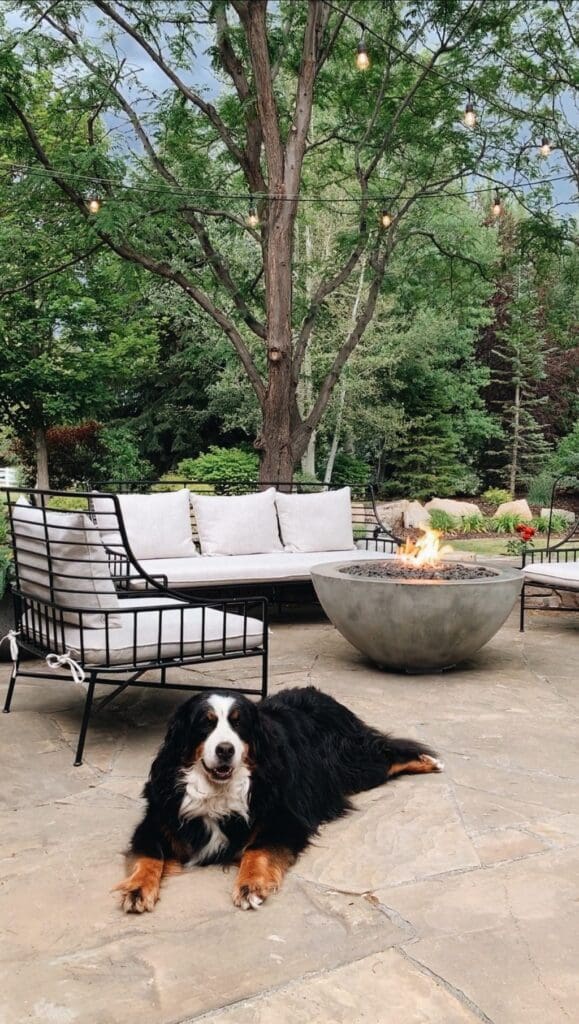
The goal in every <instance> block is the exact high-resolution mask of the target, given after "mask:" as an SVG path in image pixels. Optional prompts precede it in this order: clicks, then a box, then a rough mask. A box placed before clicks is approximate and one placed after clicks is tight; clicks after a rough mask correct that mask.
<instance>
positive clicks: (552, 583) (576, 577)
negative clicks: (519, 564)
mask: <svg viewBox="0 0 579 1024" xmlns="http://www.w3.org/2000/svg"><path fill="white" fill-rule="evenodd" d="M521 572H522V573H523V576H524V577H525V581H526V582H527V583H532V582H533V581H536V582H537V583H541V584H543V586H547V587H556V586H557V585H559V586H563V587H571V588H572V589H573V590H579V562H542V563H541V562H538V563H537V564H536V565H533V564H532V563H530V564H529V565H526V566H525V567H524V569H522V570H521Z"/></svg>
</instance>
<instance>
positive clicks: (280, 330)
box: [256, 201, 296, 484]
mask: <svg viewBox="0 0 579 1024" xmlns="http://www.w3.org/2000/svg"><path fill="white" fill-rule="evenodd" d="M288 205H289V204H284V202H283V201H282V202H279V203H277V202H275V201H274V202H273V203H272V204H271V209H270V217H269V237H268V239H267V245H266V258H265V283H266V296H267V356H268V364H269V373H268V386H267V391H266V394H265V398H264V402H263V408H262V414H263V418H262V427H261V434H260V436H259V437H258V439H257V441H256V447H257V448H258V449H259V450H260V454H261V466H260V472H259V478H260V481H261V482H262V483H276V484H277V483H291V481H292V479H293V471H294V461H295V460H294V454H293V450H292V412H293V410H294V407H295V403H296V388H295V385H294V382H293V380H292V332H291V310H292V249H293V244H292V243H293V239H292V234H293V220H292V219H291V217H289V216H288V211H287V210H286V209H284V206H288Z"/></svg>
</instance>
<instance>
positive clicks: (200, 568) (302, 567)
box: [131, 548, 392, 589]
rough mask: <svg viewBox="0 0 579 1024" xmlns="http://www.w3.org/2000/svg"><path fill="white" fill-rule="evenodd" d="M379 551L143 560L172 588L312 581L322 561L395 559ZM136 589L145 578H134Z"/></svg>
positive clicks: (283, 553)
mask: <svg viewBox="0 0 579 1024" xmlns="http://www.w3.org/2000/svg"><path fill="white" fill-rule="evenodd" d="M391 557H392V555H381V554H377V553H376V551H361V550H360V549H359V548H350V549H348V550H347V551H305V552H300V551H298V552H294V553H291V552H288V551H279V552H276V553H274V554H261V555H236V556H235V557H231V556H228V555H223V556H221V557H219V556H215V557H213V558H206V557H205V556H202V557H201V558H166V559H163V558H154V559H149V560H147V561H145V562H142V563H141V565H142V567H143V569H144V570H145V571H146V572H148V573H149V574H150V575H151V576H159V575H162V576H166V577H167V580H168V583H169V587H174V588H176V589H179V588H180V587H210V586H213V585H214V584H217V585H219V584H222V583H223V584H228V583H270V582H279V581H283V580H309V579H310V569H311V568H312V566H313V565H319V564H320V563H321V562H339V561H341V560H343V561H344V562H362V561H364V560H365V559H367V558H373V559H376V558H378V559H382V558H391ZM131 585H132V587H133V588H134V589H138V588H139V587H142V586H144V581H143V582H141V581H140V580H133V581H132V583H131Z"/></svg>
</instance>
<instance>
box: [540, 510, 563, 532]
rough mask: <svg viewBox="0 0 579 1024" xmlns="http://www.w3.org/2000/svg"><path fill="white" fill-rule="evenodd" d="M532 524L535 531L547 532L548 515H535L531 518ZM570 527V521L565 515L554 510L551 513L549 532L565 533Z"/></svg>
mask: <svg viewBox="0 0 579 1024" xmlns="http://www.w3.org/2000/svg"><path fill="white" fill-rule="evenodd" d="M532 525H533V526H534V527H535V529H536V531H537V533H548V530H549V516H537V517H536V518H535V519H533V520H532ZM570 528H571V523H570V522H569V521H568V520H567V519H566V518H565V516H561V515H558V514H557V513H556V512H554V513H553V515H552V516H551V533H567V531H568V530H569V529H570Z"/></svg>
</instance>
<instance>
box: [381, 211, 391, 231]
mask: <svg viewBox="0 0 579 1024" xmlns="http://www.w3.org/2000/svg"><path fill="white" fill-rule="evenodd" d="M380 220H381V223H382V227H383V228H389V227H390V225H391V223H392V216H391V214H389V213H388V210H382V216H381V218H380Z"/></svg>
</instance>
